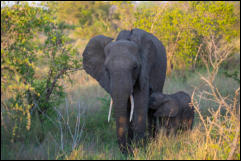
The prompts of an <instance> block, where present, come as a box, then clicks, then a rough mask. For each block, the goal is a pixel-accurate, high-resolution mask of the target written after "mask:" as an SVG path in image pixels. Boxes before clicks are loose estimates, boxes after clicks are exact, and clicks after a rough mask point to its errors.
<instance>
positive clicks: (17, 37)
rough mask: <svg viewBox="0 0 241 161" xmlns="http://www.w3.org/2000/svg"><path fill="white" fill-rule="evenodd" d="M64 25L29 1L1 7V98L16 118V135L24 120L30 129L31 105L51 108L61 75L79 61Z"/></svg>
mask: <svg viewBox="0 0 241 161" xmlns="http://www.w3.org/2000/svg"><path fill="white" fill-rule="evenodd" d="M66 27H68V26H67V25H64V24H63V23H57V21H56V20H55V18H54V16H53V13H52V11H50V10H45V9H44V8H40V7H31V6H29V5H28V3H20V4H19V5H17V4H16V5H13V6H12V7H8V6H5V7H4V8H2V10H1V29H2V31H1V47H2V49H1V70H2V71H4V72H3V73H2V76H1V78H2V79H1V85H2V86H1V90H2V92H3V97H2V98H3V99H2V100H1V103H2V104H4V105H5V106H4V110H3V112H7V113H6V115H4V116H6V117H9V118H10V119H11V121H13V127H9V128H10V129H11V128H13V129H12V130H13V134H14V135H13V137H15V136H16V134H17V129H18V128H20V127H22V126H23V125H25V126H26V128H27V129H28V130H29V129H30V125H31V117H30V116H31V115H30V111H31V114H33V113H34V112H37V111H38V112H40V114H42V113H45V114H47V113H51V112H49V111H51V110H52V109H51V108H53V106H57V105H58V104H59V103H60V102H61V98H63V96H64V90H63V87H62V86H61V85H60V84H59V79H61V78H63V76H64V75H66V74H68V73H69V72H71V71H73V70H78V69H79V68H80V67H81V60H80V58H79V54H78V51H77V50H76V49H74V48H73V47H72V45H70V42H71V39H69V38H68V37H66V36H65V32H64V29H65V28H66ZM39 71H42V72H41V74H40V73H39ZM44 71H45V72H44ZM19 111H20V112H19ZM26 119H27V120H26Z"/></svg>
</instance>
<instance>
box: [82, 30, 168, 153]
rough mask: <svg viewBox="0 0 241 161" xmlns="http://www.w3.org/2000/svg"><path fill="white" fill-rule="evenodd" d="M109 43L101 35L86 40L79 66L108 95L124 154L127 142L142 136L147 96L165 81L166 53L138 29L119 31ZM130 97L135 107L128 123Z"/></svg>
mask: <svg viewBox="0 0 241 161" xmlns="http://www.w3.org/2000/svg"><path fill="white" fill-rule="evenodd" d="M112 40H113V39H112V38H109V37H106V36H103V35H98V36H95V37H93V38H92V39H90V41H89V42H88V44H87V46H86V48H85V50H84V52H83V66H84V69H85V71H86V72H87V73H88V74H90V75H91V76H92V77H94V78H95V79H96V80H97V81H98V82H99V84H100V85H101V86H102V87H103V88H104V89H105V90H106V91H107V92H108V93H109V94H110V95H111V97H112V99H113V109H114V117H115V120H116V132H117V140H118V143H119V146H120V150H121V151H122V152H123V153H127V149H128V145H129V143H130V141H131V140H133V139H134V141H135V142H136V143H137V142H139V141H140V140H141V139H143V138H144V137H145V130H146V119H147V114H148V102H149V97H150V94H151V93H152V92H162V89H163V85H164V81H165V76H166V51H165V48H164V46H163V45H162V43H161V42H160V41H159V40H158V39H157V38H156V37H155V36H153V35H152V34H150V33H148V32H145V31H144V30H140V29H132V30H131V31H128V30H124V31H121V32H120V33H119V35H118V36H117V39H116V41H112ZM131 94H133V96H134V104H135V108H134V114H133V119H132V122H131V123H130V122H129V115H130V95H131ZM149 122H150V121H149ZM149 125H150V124H149Z"/></svg>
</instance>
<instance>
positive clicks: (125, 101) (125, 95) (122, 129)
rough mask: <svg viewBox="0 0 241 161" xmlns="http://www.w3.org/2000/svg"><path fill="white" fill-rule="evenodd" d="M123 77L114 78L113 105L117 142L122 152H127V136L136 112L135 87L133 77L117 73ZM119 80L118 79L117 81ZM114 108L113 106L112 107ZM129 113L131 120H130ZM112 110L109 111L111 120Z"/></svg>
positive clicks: (112, 84)
mask: <svg viewBox="0 0 241 161" xmlns="http://www.w3.org/2000/svg"><path fill="white" fill-rule="evenodd" d="M117 74H118V75H121V77H118V75H115V77H114V76H113V75H112V76H113V77H112V79H111V82H110V84H111V97H112V101H111V105H113V108H114V117H115V120H116V132H117V140H118V143H119V146H120V148H121V151H122V152H125V151H126V150H127V149H126V148H127V134H128V127H129V121H130V119H132V115H133V111H134V109H133V108H134V101H133V96H131V95H132V91H133V85H132V80H131V75H130V77H128V75H127V72H125V73H120V72H119V73H117ZM116 78H117V79H116ZM129 101H130V102H132V106H131V107H132V108H131V109H130V110H129V108H128V107H129V105H130V104H129V103H130V102H129ZM111 107H112V106H111ZM129 112H130V113H131V114H130V118H129ZM110 113H111V108H110V111H109V118H110Z"/></svg>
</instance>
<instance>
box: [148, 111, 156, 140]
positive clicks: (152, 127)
mask: <svg viewBox="0 0 241 161" xmlns="http://www.w3.org/2000/svg"><path fill="white" fill-rule="evenodd" d="M154 113H155V111H154V110H152V109H148V131H149V136H150V137H153V138H155V136H156V132H157V127H156V126H157V123H156V118H155V117H154Z"/></svg>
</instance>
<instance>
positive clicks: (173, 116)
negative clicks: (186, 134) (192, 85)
mask: <svg viewBox="0 0 241 161" xmlns="http://www.w3.org/2000/svg"><path fill="white" fill-rule="evenodd" d="M189 103H191V98H190V96H189V95H188V94H187V93H185V92H182V91H180V92H177V93H175V94H171V95H167V94H163V93H158V92H157V93H153V94H152V95H151V97H150V100H149V106H150V108H151V109H153V110H156V111H155V113H154V116H155V117H157V118H159V126H160V127H162V126H163V127H165V128H166V130H167V135H169V134H170V133H174V134H176V132H177V130H178V129H181V130H188V129H192V125H193V119H194V108H193V106H190V105H189Z"/></svg>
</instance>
